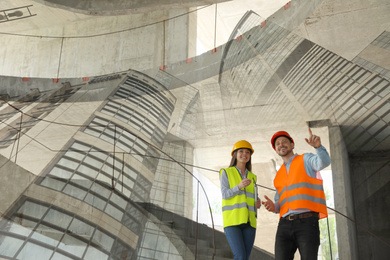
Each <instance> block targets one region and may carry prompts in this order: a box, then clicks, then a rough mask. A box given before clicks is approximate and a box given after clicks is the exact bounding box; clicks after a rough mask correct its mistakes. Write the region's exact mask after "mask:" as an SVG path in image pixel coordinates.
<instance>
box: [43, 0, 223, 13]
mask: <svg viewBox="0 0 390 260" xmlns="http://www.w3.org/2000/svg"><path fill="white" fill-rule="evenodd" d="M226 1H227V0H201V1H194V0H182V1H180V2H178V1H175V0H132V1H127V0H116V1H105V0H67V1H63V0H46V1H44V0H35V2H38V3H41V4H44V5H48V6H52V7H56V8H61V9H65V10H69V11H73V12H79V13H83V14H88V15H120V14H131V13H145V12H151V11H156V10H165V9H172V8H175V7H176V8H189V7H197V6H202V5H210V4H215V3H221V2H226Z"/></svg>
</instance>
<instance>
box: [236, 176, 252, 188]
mask: <svg viewBox="0 0 390 260" xmlns="http://www.w3.org/2000/svg"><path fill="white" fill-rule="evenodd" d="M251 182H252V181H251V180H250V179H247V178H245V179H242V181H241V182H240V183H239V184H238V189H239V190H241V189H243V188H245V187H248V186H249V184H251Z"/></svg>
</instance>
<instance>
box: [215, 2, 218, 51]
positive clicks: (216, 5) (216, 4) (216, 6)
mask: <svg viewBox="0 0 390 260" xmlns="http://www.w3.org/2000/svg"><path fill="white" fill-rule="evenodd" d="M217 8H218V3H215V22H214V49H215V48H216V47H217Z"/></svg>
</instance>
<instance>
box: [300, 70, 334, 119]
mask: <svg viewBox="0 0 390 260" xmlns="http://www.w3.org/2000/svg"><path fill="white" fill-rule="evenodd" d="M333 65H334V63H330V64H324V66H326V67H325V68H324V69H323V72H321V73H318V75H317V76H316V77H314V81H312V82H310V83H309V84H307V85H308V87H311V90H310V91H309V90H308V89H306V88H302V89H305V92H304V94H302V95H300V96H301V97H302V98H301V99H302V100H303V101H302V104H303V105H304V106H307V107H308V108H312V107H313V105H315V104H317V105H319V104H318V102H321V104H320V106H325V104H326V103H327V102H328V100H327V99H322V100H317V99H313V98H310V97H309V95H310V96H312V97H315V96H322V95H325V96H328V95H329V90H328V88H329V86H332V85H334V82H333V79H338V78H339V76H340V75H341V72H340V71H338V70H337V69H336V68H335V67H334V66H333ZM313 86H315V88H313ZM324 103H325V104H324ZM325 107H327V106H325ZM314 112H315V113H316V112H317V110H315V111H314Z"/></svg>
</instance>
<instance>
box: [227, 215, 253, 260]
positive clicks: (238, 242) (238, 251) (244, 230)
mask: <svg viewBox="0 0 390 260" xmlns="http://www.w3.org/2000/svg"><path fill="white" fill-rule="evenodd" d="M224 230H225V235H226V238H227V240H228V242H229V245H230V248H231V249H232V251H233V255H234V260H248V259H249V256H250V254H251V251H252V248H253V243H254V242H255V236H256V229H255V228H253V227H252V226H251V225H250V224H249V223H246V224H241V225H237V226H230V227H225V228H224Z"/></svg>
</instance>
